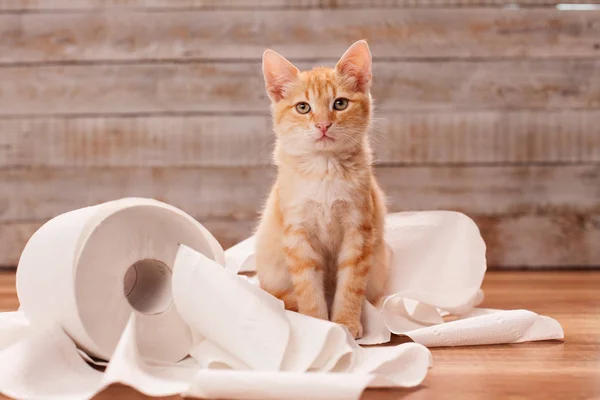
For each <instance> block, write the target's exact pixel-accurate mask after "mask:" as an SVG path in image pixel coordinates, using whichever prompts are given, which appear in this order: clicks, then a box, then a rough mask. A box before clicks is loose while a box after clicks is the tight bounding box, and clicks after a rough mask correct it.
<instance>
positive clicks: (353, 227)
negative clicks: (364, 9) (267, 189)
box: [256, 41, 388, 338]
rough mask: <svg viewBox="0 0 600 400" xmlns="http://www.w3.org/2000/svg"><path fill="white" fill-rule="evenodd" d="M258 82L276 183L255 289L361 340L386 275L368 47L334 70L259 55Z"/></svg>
mask: <svg viewBox="0 0 600 400" xmlns="http://www.w3.org/2000/svg"><path fill="white" fill-rule="evenodd" d="M263 74H264V77H265V82H266V88H267V93H268V95H269V98H270V99H271V111H272V115H273V125H274V130H275V133H276V136H277V141H276V146H275V151H274V161H275V164H276V165H277V170H278V174H277V179H276V181H275V183H274V185H273V188H272V190H271V194H270V195H269V198H268V200H267V202H266V205H265V208H264V210H263V214H262V218H261V221H260V224H259V226H258V228H257V231H256V235H257V254H256V256H257V259H256V261H257V262H256V265H257V271H258V275H259V279H260V283H261V286H262V288H263V289H265V290H266V291H268V292H269V293H271V294H273V295H274V296H276V297H278V298H280V299H281V300H283V301H284V303H285V306H286V308H287V309H290V310H294V311H299V312H301V313H303V314H306V315H310V316H313V317H317V318H323V319H331V320H332V321H334V322H337V323H340V324H343V325H345V326H346V327H347V328H348V330H349V331H350V333H351V334H352V335H353V336H354V337H356V338H359V337H361V335H362V325H361V313H362V305H363V302H364V300H365V298H366V299H368V300H369V301H371V302H373V303H376V302H377V300H378V299H379V298H380V297H381V296H382V294H383V291H384V288H385V282H386V279H387V270H388V260H387V253H386V248H385V245H384V242H383V224H384V215H385V202H384V196H383V193H382V191H381V189H380V188H379V186H378V184H377V181H376V179H375V176H374V174H373V169H372V156H371V149H370V146H369V140H368V131H369V127H370V124H371V113H372V101H371V95H370V87H371V78H372V74H371V53H370V51H369V47H368V45H367V43H366V42H365V41H359V42H356V43H354V44H353V45H352V46H351V47H350V48H349V49H348V50H347V51H346V53H345V54H344V55H343V56H342V58H341V59H340V61H339V62H338V63H337V65H336V66H335V68H325V67H319V68H314V69H313V70H310V71H302V72H301V71H299V70H298V69H297V68H296V67H295V66H294V65H293V64H291V63H290V62H289V61H288V60H286V59H285V58H284V57H283V56H281V55H279V54H278V53H276V52H274V51H272V50H267V51H265V54H264V56H263Z"/></svg>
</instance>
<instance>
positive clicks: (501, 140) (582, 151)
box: [0, 110, 600, 168]
mask: <svg viewBox="0 0 600 400" xmlns="http://www.w3.org/2000/svg"><path fill="white" fill-rule="evenodd" d="M598 121H600V111H597V110H594V111H588V110H566V111H558V112H536V111H506V112H502V111H489V112H488V111H482V112H460V113H459V112H431V113H429V112H424V113H423V112H422V113H417V112H414V113H397V114H383V113H380V114H379V115H378V116H377V118H376V120H375V121H374V124H373V129H372V142H373V148H374V151H375V156H376V160H377V162H378V163H380V164H385V165H388V166H390V165H396V164H402V165H442V164H471V163H477V164H507V163H529V164H535V163H543V164H551V163H599V162H600V123H598ZM273 142H274V134H273V133H272V130H271V121H270V118H269V117H264V116H172V117H170V116H165V117H162V116H148V117H102V116H99V117H76V118H60V117H58V118H54V117H49V118H33V119H31V118H11V119H0V168H6V167H257V166H266V165H270V164H271V153H272V150H273Z"/></svg>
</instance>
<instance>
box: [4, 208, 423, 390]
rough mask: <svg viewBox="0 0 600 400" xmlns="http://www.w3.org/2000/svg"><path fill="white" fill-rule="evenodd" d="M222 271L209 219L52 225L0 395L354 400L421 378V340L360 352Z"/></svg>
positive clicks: (8, 321)
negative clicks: (125, 391) (110, 390)
mask: <svg viewBox="0 0 600 400" xmlns="http://www.w3.org/2000/svg"><path fill="white" fill-rule="evenodd" d="M224 263H225V256H224V254H223V251H222V249H221V247H220V246H219V244H218V243H217V242H216V240H215V239H214V238H213V237H212V235H211V234H210V233H209V232H208V231H207V230H206V229H205V228H204V227H202V225H200V224H199V223H198V222H196V221H195V220H194V219H193V218H191V217H190V216H188V215H186V214H185V213H184V212H182V211H181V210H178V209H176V208H174V207H171V206H169V205H167V204H164V203H160V202H157V201H154V200H149V199H122V200H117V201H113V202H109V203H105V204H100V205H97V206H93V207H88V208H84V209H81V210H76V211H72V212H69V213H66V214H63V215H61V216H58V217H56V218H55V219H53V220H51V221H50V222H48V223H47V224H45V225H44V226H43V227H42V228H40V230H39V231H38V232H36V233H35V234H34V235H33V237H32V238H31V240H30V241H29V242H28V244H27V246H26V248H25V250H24V251H23V254H22V257H21V260H20V263H19V268H18V273H17V292H18V296H19V299H20V301H21V309H20V311H19V312H16V313H6V314H2V315H0V391H1V392H2V393H4V394H6V395H8V396H11V397H14V398H18V399H74V400H75V399H87V398H90V397H92V396H93V395H94V394H96V393H98V392H99V391H101V390H102V389H103V388H105V387H107V386H108V385H110V384H113V383H123V384H126V385H129V386H131V387H133V388H135V389H137V390H138V391H140V392H142V393H145V394H148V395H151V396H167V395H173V394H181V393H183V394H185V395H187V396H191V397H202V396H213V397H229V398H240V399H243V398H270V397H271V398H272V397H273V396H275V395H276V397H277V398H278V399H282V400H286V399H290V400H291V399H300V398H302V399H307V398H331V399H358V398H359V397H360V394H361V393H362V391H363V390H364V389H365V388H366V387H412V386H416V385H419V384H420V383H421V382H422V381H423V379H424V378H425V376H426V374H427V370H428V368H429V367H430V365H431V354H430V352H429V350H427V348H425V347H424V346H422V345H420V344H416V343H407V344H403V345H400V346H395V347H388V348H385V349H380V348H361V347H359V346H358V345H357V344H356V343H355V341H354V339H352V337H351V336H350V335H349V334H348V332H347V330H346V329H345V328H344V327H342V326H340V325H337V324H334V323H332V322H329V321H323V320H317V319H313V318H309V317H306V316H303V315H300V314H297V313H293V312H290V311H287V310H285V309H284V307H283V304H282V302H281V301H279V300H278V299H275V298H273V297H271V296H270V295H269V294H267V293H266V292H263V291H262V290H261V289H260V288H259V287H258V286H256V285H254V284H252V283H251V281H249V280H247V279H245V278H244V277H241V276H238V275H236V274H235V273H234V272H232V271H231V270H229V269H226V268H224ZM365 307H366V310H367V313H366V314H367V315H369V318H371V319H370V321H371V322H370V324H369V327H367V329H366V331H367V332H369V331H370V330H369V328H371V330H373V328H374V329H375V330H378V327H381V326H383V325H382V320H381V315H380V313H379V312H378V311H377V310H376V309H375V308H374V307H373V306H369V305H365ZM375 334H377V332H375ZM385 335H386V334H385V333H384V335H383V336H384V338H383V339H382V340H387V339H386V338H385ZM387 336H388V337H389V332H387ZM380 339H381V337H380ZM82 353H83V354H84V355H85V357H82V356H81V354H82ZM188 355H189V356H190V357H187V356H188ZM91 357H95V358H100V359H104V360H107V361H108V362H102V361H97V360H95V359H94V360H92V358H91ZM86 361H93V362H94V363H96V364H98V365H106V371H105V372H104V373H102V372H100V371H98V370H97V369H95V368H92V367H91V366H90V365H89V364H88V363H86ZM265 382H269V385H270V386H269V385H267V386H265V385H264V384H263V383H265ZM306 383H310V384H311V385H312V388H311V389H310V390H308V391H302V392H299V391H298V387H299V385H302V384H306ZM342 386H343V390H342Z"/></svg>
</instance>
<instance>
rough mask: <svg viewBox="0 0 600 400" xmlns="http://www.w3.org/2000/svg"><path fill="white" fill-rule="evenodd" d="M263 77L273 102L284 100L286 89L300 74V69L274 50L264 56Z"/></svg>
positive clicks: (267, 51) (266, 51)
mask: <svg viewBox="0 0 600 400" xmlns="http://www.w3.org/2000/svg"><path fill="white" fill-rule="evenodd" d="M262 68H263V75H264V77H265V83H266V86H267V94H268V95H269V98H270V99H271V101H273V102H278V101H279V100H281V99H283V95H284V94H285V89H286V87H287V86H288V85H289V84H290V83H292V82H293V81H294V80H295V79H296V77H297V76H298V73H299V72H300V71H299V70H298V68H296V67H295V66H294V64H292V63H291V62H289V61H288V60H286V59H285V57H284V56H282V55H281V54H279V53H277V52H276V51H273V50H270V49H269V50H265V52H264V54H263V67H262Z"/></svg>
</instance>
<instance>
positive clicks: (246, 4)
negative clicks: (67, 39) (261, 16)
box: [0, 0, 600, 12]
mask: <svg viewBox="0 0 600 400" xmlns="http://www.w3.org/2000/svg"><path fill="white" fill-rule="evenodd" d="M577 3H581V2H580V1H577V0H77V1H76V2H75V1H73V0H0V10H6V11H42V12H44V11H56V10H97V9H103V10H104V9H116V10H123V9H182V8H183V9H240V8H242V9H269V8H283V9H286V8H293V9H298V8H334V9H335V8H367V7H385V8H394V7H499V6H514V5H515V4H519V5H520V6H523V7H552V6H555V5H556V4H577ZM585 3H586V4H599V3H600V0H586V1H585Z"/></svg>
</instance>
